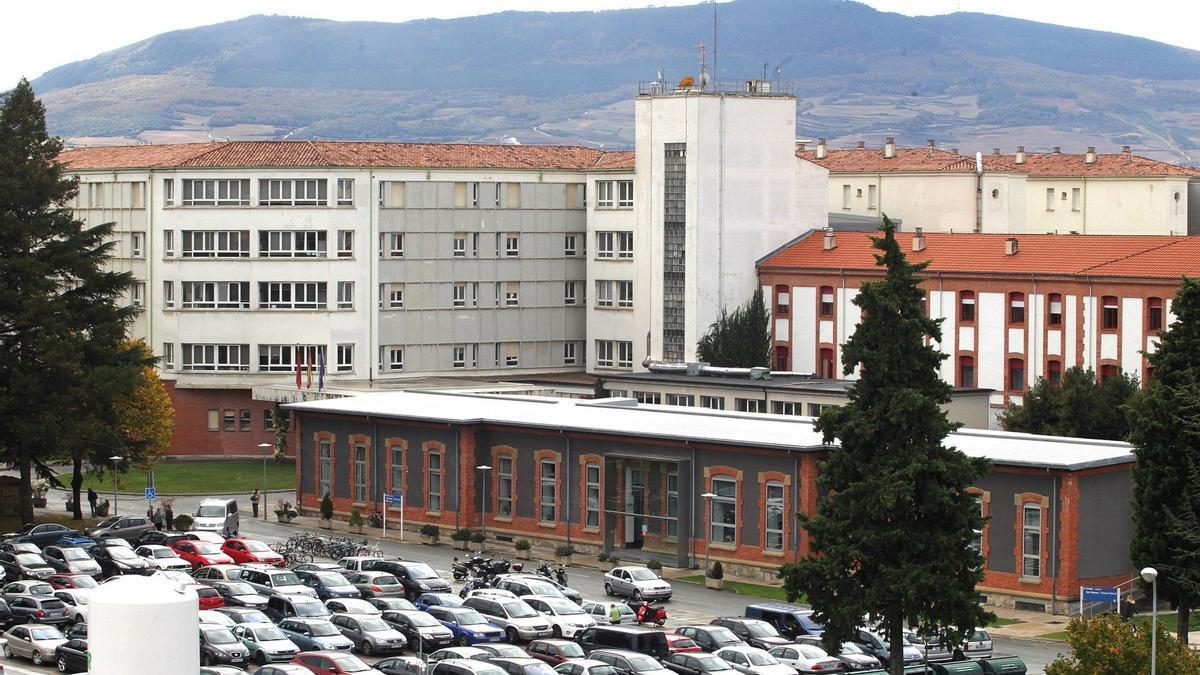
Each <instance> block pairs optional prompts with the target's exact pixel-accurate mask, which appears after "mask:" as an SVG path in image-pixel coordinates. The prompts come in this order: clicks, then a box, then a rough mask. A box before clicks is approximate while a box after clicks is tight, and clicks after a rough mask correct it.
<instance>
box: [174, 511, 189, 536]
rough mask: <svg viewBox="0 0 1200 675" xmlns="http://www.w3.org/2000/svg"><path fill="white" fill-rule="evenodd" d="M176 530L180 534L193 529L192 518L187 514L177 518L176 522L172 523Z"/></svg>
mask: <svg viewBox="0 0 1200 675" xmlns="http://www.w3.org/2000/svg"><path fill="white" fill-rule="evenodd" d="M172 525H174V527H175V529H176V530H177V531H179V532H187V531H188V530H190V529H192V517H191V516H189V515H188V514H186V513H181V514H179V515H177V516H175V521H174V522H173V523H172Z"/></svg>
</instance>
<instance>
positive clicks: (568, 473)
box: [558, 427, 603, 548]
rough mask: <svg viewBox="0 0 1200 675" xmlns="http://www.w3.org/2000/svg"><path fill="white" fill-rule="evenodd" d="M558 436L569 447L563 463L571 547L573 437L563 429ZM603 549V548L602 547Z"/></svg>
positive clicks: (568, 540) (564, 495) (564, 510)
mask: <svg viewBox="0 0 1200 675" xmlns="http://www.w3.org/2000/svg"><path fill="white" fill-rule="evenodd" d="M558 435H559V436H561V437H563V439H564V440H566V442H567V447H566V450H567V453H566V457H567V461H565V462H563V464H564V465H565V469H566V470H565V474H566V480H565V481H564V482H563V486H564V487H565V488H566V489H565V490H563V504H564V507H563V514H564V515H565V516H566V517H565V518H564V521H565V522H566V524H567V546H570V545H571V489H572V488H573V487H574V486H573V485H572V483H571V437H570V436H568V435H566V432H565V431H564V430H563V428H562V427H559V428H558ZM585 489H586V488H585ZM601 548H603V546H601Z"/></svg>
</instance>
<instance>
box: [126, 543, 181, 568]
mask: <svg viewBox="0 0 1200 675" xmlns="http://www.w3.org/2000/svg"><path fill="white" fill-rule="evenodd" d="M133 552H134V553H135V554H136V555H138V556H139V557H141V558H144V559H145V560H146V561H147V562H149V563H150V564H151V565H154V566H155V567H156V568H158V569H160V570H179V571H181V572H190V571H191V570H192V564H191V563H190V562H188V561H186V560H184V559H183V558H180V557H179V556H178V555H176V554H175V551H173V550H171V549H170V548H167V547H166V546H161V545H159V544H146V545H145V546H139V547H137V548H135V549H133Z"/></svg>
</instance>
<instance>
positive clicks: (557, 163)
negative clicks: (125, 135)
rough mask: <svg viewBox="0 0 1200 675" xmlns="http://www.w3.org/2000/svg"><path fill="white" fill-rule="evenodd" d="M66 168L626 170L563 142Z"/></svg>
mask: <svg viewBox="0 0 1200 675" xmlns="http://www.w3.org/2000/svg"><path fill="white" fill-rule="evenodd" d="M59 159H60V161H62V162H63V163H64V164H66V165H67V166H68V167H69V168H72V169H126V168H147V169H150V168H180V167H212V168H217V167H371V168H421V169H426V168H430V169H526V170H536V169H551V170H554V169H561V170H567V171H588V170H630V171H631V170H633V153H632V152H627V151H616V152H603V151H601V150H596V149H593V148H584V147H579V146H565V145H486V144H480V143H377V142H342V141H222V142H215V143H180V144H173V145H127V146H115V147H96V148H76V149H72V150H67V151H64V152H63V153H62V154H61V155H60V156H59Z"/></svg>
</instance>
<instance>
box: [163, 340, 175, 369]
mask: <svg viewBox="0 0 1200 675" xmlns="http://www.w3.org/2000/svg"><path fill="white" fill-rule="evenodd" d="M162 367H163V370H175V343H174V342H164V343H163V352H162Z"/></svg>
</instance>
